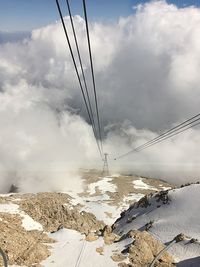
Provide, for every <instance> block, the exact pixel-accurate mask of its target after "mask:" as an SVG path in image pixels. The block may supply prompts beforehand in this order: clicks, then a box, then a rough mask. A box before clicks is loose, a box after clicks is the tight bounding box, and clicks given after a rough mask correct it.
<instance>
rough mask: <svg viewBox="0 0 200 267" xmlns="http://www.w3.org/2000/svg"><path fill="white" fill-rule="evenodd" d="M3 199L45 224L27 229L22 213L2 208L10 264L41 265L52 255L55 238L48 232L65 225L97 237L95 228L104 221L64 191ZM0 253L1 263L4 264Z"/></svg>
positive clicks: (0, 230)
mask: <svg viewBox="0 0 200 267" xmlns="http://www.w3.org/2000/svg"><path fill="white" fill-rule="evenodd" d="M0 203H1V204H5V203H13V204H17V205H18V206H19V209H20V210H22V211H23V212H25V213H26V214H27V215H29V216H30V217H31V218H32V219H33V220H34V221H36V222H39V223H40V224H41V225H42V226H43V231H41V230H26V229H25V228H24V227H23V225H22V217H21V216H20V214H11V213H3V212H0V247H1V248H2V250H3V251H4V252H5V253H6V255H7V256H8V258H9V260H8V263H9V264H10V265H13V264H15V265H18V266H39V264H40V262H41V261H42V260H45V259H46V258H47V257H48V256H50V255H51V252H50V250H49V249H50V246H51V243H53V242H54V240H53V239H51V238H49V237H48V235H47V234H46V233H45V232H56V231H58V230H59V229H61V228H63V227H65V228H67V229H73V230H77V231H79V232H80V233H84V234H85V235H86V236H87V239H88V241H94V240H96V239H97V238H98V236H97V235H96V234H94V232H98V231H99V230H100V229H101V230H102V229H103V228H104V226H105V224H104V223H103V222H101V221H98V220H97V219H96V217H95V216H94V215H93V214H91V213H87V212H85V211H80V210H79V207H77V206H72V205H71V204H70V196H68V195H67V194H62V193H38V194H24V195H11V196H7V197H5V198H3V197H2V198H1V197H0ZM2 264H3V262H2V258H1V257H0V266H2Z"/></svg>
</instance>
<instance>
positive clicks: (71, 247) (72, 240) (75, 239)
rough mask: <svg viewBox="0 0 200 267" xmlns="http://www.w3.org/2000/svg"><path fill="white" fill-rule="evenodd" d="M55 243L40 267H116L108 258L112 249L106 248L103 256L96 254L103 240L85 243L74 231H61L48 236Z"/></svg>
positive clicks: (81, 236) (83, 238)
mask: <svg viewBox="0 0 200 267" xmlns="http://www.w3.org/2000/svg"><path fill="white" fill-rule="evenodd" d="M49 236H50V237H52V238H54V239H55V240H56V241H57V242H56V243H54V244H53V246H52V247H53V248H52V255H51V256H50V257H49V258H47V259H46V260H45V261H43V262H41V265H43V266H45V267H51V266H55V267H63V266H77V267H86V266H87V267H94V266H96V267H105V266H109V267H116V266H118V265H117V263H116V262H114V261H113V260H112V259H111V258H110V256H111V255H112V248H111V247H110V246H106V247H105V249H104V255H100V254H99V253H97V252H96V248H98V247H102V246H103V244H104V242H103V239H99V240H97V241H94V242H87V241H85V237H84V236H83V235H81V234H80V233H78V232H76V231H74V230H68V229H61V230H59V231H58V232H56V233H53V234H49Z"/></svg>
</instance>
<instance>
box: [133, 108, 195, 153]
mask: <svg viewBox="0 0 200 267" xmlns="http://www.w3.org/2000/svg"><path fill="white" fill-rule="evenodd" d="M199 116H200V113H199V114H197V115H195V116H193V117H192V118H190V119H187V120H186V121H184V122H182V123H180V124H178V125H177V126H175V127H173V128H171V129H170V130H168V131H166V132H164V133H162V134H160V135H158V136H157V137H155V138H153V139H152V140H150V141H148V142H146V143H144V144H143V145H141V146H139V147H137V148H140V147H143V146H145V145H147V144H149V143H152V142H153V141H156V140H157V139H160V137H162V136H165V135H166V134H168V133H171V132H175V130H176V129H177V130H178V128H180V127H181V126H182V125H184V124H185V123H187V122H189V121H191V120H193V119H195V118H197V117H199ZM197 120H198V119H197ZM197 120H195V121H197ZM195 121H193V122H195ZM188 125H189V124H188ZM185 126H187V125H184V126H183V127H185ZM183 127H181V128H180V129H182V128H183Z"/></svg>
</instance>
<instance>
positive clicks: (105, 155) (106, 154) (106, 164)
mask: <svg viewBox="0 0 200 267" xmlns="http://www.w3.org/2000/svg"><path fill="white" fill-rule="evenodd" d="M103 162H104V163H103V171H102V175H103V176H108V175H109V168H108V153H104V160H103Z"/></svg>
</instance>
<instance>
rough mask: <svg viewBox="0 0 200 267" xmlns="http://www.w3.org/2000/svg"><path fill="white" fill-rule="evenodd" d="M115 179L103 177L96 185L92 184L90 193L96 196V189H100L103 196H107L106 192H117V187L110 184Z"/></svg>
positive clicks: (89, 188) (89, 189)
mask: <svg viewBox="0 0 200 267" xmlns="http://www.w3.org/2000/svg"><path fill="white" fill-rule="evenodd" d="M112 180H113V179H112V178H111V177H103V178H102V179H101V180H99V181H98V182H95V183H91V184H90V185H89V187H88V191H89V193H90V194H91V195H92V194H95V193H96V188H98V189H99V190H100V191H101V193H102V194H105V193H106V191H109V192H116V190H117V187H116V185H114V184H112V183H110V181H112Z"/></svg>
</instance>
